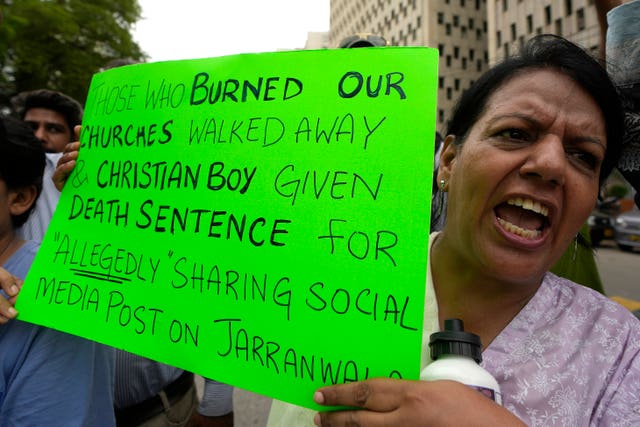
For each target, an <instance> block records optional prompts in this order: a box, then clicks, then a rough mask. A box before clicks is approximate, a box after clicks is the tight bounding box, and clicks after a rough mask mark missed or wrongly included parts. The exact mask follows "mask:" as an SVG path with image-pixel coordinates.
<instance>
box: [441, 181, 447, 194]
mask: <svg viewBox="0 0 640 427" xmlns="http://www.w3.org/2000/svg"><path fill="white" fill-rule="evenodd" d="M446 186H447V181H445V180H444V179H441V180H440V190H442V191H444V188H445V187H446Z"/></svg>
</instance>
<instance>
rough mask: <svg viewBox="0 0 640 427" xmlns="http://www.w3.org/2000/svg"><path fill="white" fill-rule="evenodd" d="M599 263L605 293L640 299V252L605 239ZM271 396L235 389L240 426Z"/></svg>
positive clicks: (264, 412) (257, 417) (256, 419)
mask: <svg viewBox="0 0 640 427" xmlns="http://www.w3.org/2000/svg"><path fill="white" fill-rule="evenodd" d="M596 262H597V264H598V269H599V270H600V276H601V278H602V282H603V285H604V288H605V292H606V293H607V294H608V295H610V296H613V295H616V296H621V297H623V298H628V299H633V300H637V301H640V251H636V252H634V253H628V252H623V251H621V250H619V249H618V248H617V247H616V246H615V245H614V244H613V242H607V241H605V242H603V243H602V246H601V247H598V248H597V249H596ZM270 407H271V399H269V398H267V397H264V396H261V395H258V394H254V393H251V392H248V391H245V390H241V389H236V390H235V392H234V408H235V410H234V412H235V414H234V416H235V426H236V427H264V426H266V421H267V417H268V414H269V408H270Z"/></svg>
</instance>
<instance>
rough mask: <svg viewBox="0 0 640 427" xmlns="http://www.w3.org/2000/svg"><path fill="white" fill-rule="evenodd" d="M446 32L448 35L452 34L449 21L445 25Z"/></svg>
mask: <svg viewBox="0 0 640 427" xmlns="http://www.w3.org/2000/svg"><path fill="white" fill-rule="evenodd" d="M444 33H445V34H446V35H448V36H450V35H451V24H449V23H447V24H446V25H445V26H444Z"/></svg>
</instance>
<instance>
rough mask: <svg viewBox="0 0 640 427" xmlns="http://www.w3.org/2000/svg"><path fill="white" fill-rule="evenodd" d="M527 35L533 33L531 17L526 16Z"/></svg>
mask: <svg viewBox="0 0 640 427" xmlns="http://www.w3.org/2000/svg"><path fill="white" fill-rule="evenodd" d="M527 33H533V15H527Z"/></svg>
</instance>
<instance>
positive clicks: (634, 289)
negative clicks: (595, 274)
mask: <svg viewBox="0 0 640 427" xmlns="http://www.w3.org/2000/svg"><path fill="white" fill-rule="evenodd" d="M596 263H597V264H598V270H599V271H600V277H601V278H602V284H603V286H604V290H605V293H606V294H607V295H609V296H614V295H616V296H621V297H623V298H629V299H633V300H636V301H640V251H637V250H636V251H635V252H623V251H621V250H620V249H618V248H617V247H616V246H615V245H614V244H613V242H608V241H604V242H603V243H602V246H600V247H598V248H597V249H596Z"/></svg>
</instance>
